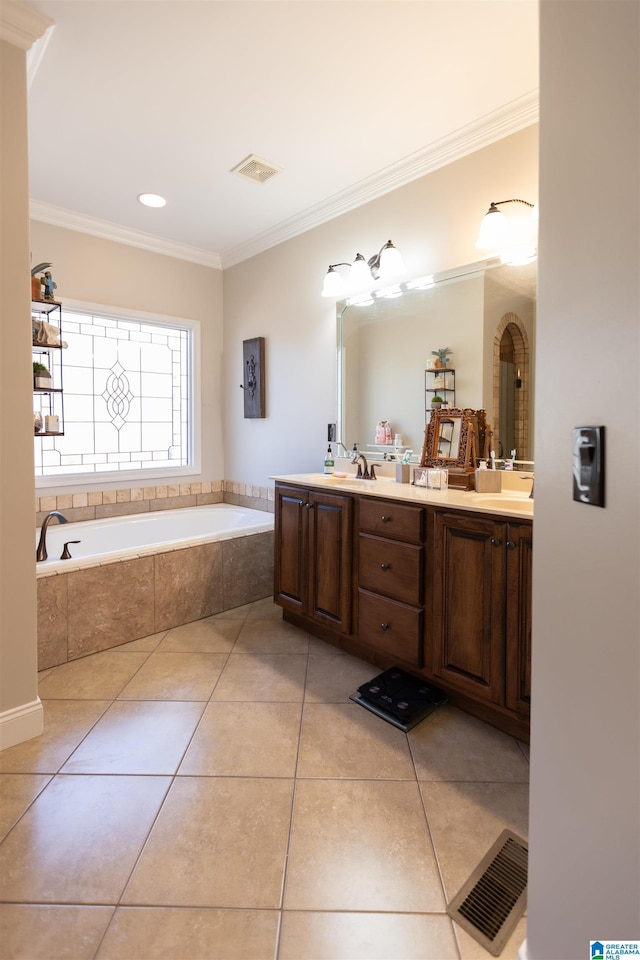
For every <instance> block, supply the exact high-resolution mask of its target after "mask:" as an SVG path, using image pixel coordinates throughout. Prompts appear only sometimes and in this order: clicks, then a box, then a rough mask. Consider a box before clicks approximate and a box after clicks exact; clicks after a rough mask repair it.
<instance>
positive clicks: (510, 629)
mask: <svg viewBox="0 0 640 960" xmlns="http://www.w3.org/2000/svg"><path fill="white" fill-rule="evenodd" d="M532 552H533V529H532V526H531V524H509V530H508V539H507V624H506V631H507V706H508V707H509V708H510V709H511V710H515V711H516V712H517V713H518V714H519V715H520V716H522V717H528V716H529V712H530V707H531V560H532Z"/></svg>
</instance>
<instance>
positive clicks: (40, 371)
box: [33, 362, 51, 390]
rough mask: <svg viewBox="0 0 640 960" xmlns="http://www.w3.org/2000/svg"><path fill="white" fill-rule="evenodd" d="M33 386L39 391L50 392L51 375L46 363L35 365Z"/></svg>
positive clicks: (35, 363)
mask: <svg viewBox="0 0 640 960" xmlns="http://www.w3.org/2000/svg"><path fill="white" fill-rule="evenodd" d="M33 386H34V387H35V388H36V389H39V390H48V389H49V387H50V386H51V374H50V373H49V371H48V369H47V367H45V365H44V363H37V362H34V364H33Z"/></svg>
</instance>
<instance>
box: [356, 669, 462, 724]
mask: <svg viewBox="0 0 640 960" xmlns="http://www.w3.org/2000/svg"><path fill="white" fill-rule="evenodd" d="M349 699H350V700H353V702H354V703H359V704H360V706H361V707H364V708H365V709H366V710H370V711H371V713H375V714H376V716H378V717H381V718H382V719H383V720H386V721H387V723H391V724H393V726H394V727H398V729H399V730H404V732H405V733H406V732H407V731H408V730H411V728H412V727H415V725H416V724H417V723H420V721H421V720H424V718H425V717H428V716H429V714H430V713H433V711H434V710H437V708H438V707H440V706H441V705H442V704H443V703H446V702H447V698H446V697H445V695H444V693H443V692H442V690H438V688H437V687H432V686H431V685H430V684H428V683H426V682H425V681H424V680H422V679H421V678H420V677H414V676H412V675H411V674H410V673H406V672H405V671H404V670H401V669H400V667H391V668H390V669H389V670H385V671H384V673H381V674H379V675H378V676H377V677H374V678H373V680H369V682H368V683H363V684H362V686H360V687H358V689H357V691H356V693H354V694H352V695H351V696H350V697H349Z"/></svg>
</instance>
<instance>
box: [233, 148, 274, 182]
mask: <svg viewBox="0 0 640 960" xmlns="http://www.w3.org/2000/svg"><path fill="white" fill-rule="evenodd" d="M281 170H282V167H277V166H276V165H275V163H268V162H267V161H266V160H261V159H260V157H256V155H255V153H252V154H251V155H250V156H248V157H245V159H244V160H243V161H242V163H239V164H238V165H237V167H234V168H233V170H232V171H231V173H237V174H238V176H240V177H246V178H247V180H253V181H254V182H255V183H266V182H267V180H271V177H275V175H276V174H277V173H280V171H281Z"/></svg>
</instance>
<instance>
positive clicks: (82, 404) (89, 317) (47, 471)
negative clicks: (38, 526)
mask: <svg viewBox="0 0 640 960" xmlns="http://www.w3.org/2000/svg"><path fill="white" fill-rule="evenodd" d="M193 333H194V331H193V328H192V327H191V326H189V325H187V324H186V323H185V326H184V327H180V326H177V325H167V324H165V323H164V322H163V323H160V322H156V323H153V322H149V321H146V320H138V319H129V318H125V317H116V316H104V315H99V314H97V313H94V312H81V311H79V310H75V309H73V310H72V309H69V308H67V307H63V314H62V339H63V340H65V341H66V342H67V344H68V348H67V349H65V350H64V351H63V387H64V435H62V436H59V437H43V438H36V440H35V469H36V479H38V478H40V477H62V476H70V475H73V474H81V475H83V477H86V479H90V477H91V476H92V475H98V474H101V475H104V474H108V473H117V474H118V475H121V474H123V473H125V472H126V471H141V470H158V471H160V470H163V471H164V472H165V473H167V472H171V470H172V469H175V468H176V467H188V466H191V465H192V463H193V449H192V433H193V430H192V426H193V425H192V419H193V414H192V411H193V397H192V393H193V386H192V384H193V375H192V370H193ZM105 479H106V477H105Z"/></svg>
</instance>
